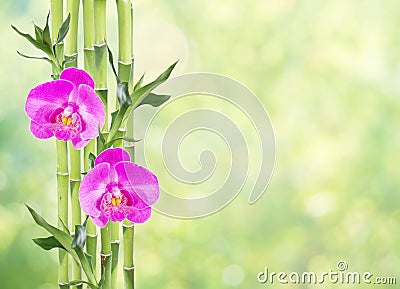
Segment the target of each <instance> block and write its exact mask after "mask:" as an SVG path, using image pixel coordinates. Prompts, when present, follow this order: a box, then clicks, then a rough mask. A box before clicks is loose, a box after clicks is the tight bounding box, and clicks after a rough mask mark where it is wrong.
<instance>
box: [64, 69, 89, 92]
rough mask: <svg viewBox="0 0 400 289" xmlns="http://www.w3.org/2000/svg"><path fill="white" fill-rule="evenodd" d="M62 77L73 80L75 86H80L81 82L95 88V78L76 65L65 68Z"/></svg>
mask: <svg viewBox="0 0 400 289" xmlns="http://www.w3.org/2000/svg"><path fill="white" fill-rule="evenodd" d="M60 79H65V80H68V81H70V82H72V83H73V84H74V86H75V87H79V85H81V84H86V85H89V86H90V87H91V88H94V81H93V78H92V77H91V76H90V75H89V74H88V73H87V72H86V71H84V70H82V69H78V68H75V67H70V68H67V69H64V70H63V72H61V74H60Z"/></svg>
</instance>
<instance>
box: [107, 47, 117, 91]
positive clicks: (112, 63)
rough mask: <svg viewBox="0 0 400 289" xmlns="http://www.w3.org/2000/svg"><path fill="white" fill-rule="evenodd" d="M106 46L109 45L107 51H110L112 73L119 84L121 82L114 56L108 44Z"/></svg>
mask: <svg viewBox="0 0 400 289" xmlns="http://www.w3.org/2000/svg"><path fill="white" fill-rule="evenodd" d="M106 45H107V51H108V61H109V62H110V65H111V68H112V71H113V73H114V76H115V79H116V80H117V83H118V84H119V83H120V82H121V81H120V80H119V77H118V73H117V71H116V70H115V66H114V57H113V54H112V52H111V49H110V47H109V46H108V44H106Z"/></svg>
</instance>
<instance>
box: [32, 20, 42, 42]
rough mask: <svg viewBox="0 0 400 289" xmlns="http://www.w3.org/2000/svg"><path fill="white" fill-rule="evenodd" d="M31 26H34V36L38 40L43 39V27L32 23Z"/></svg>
mask: <svg viewBox="0 0 400 289" xmlns="http://www.w3.org/2000/svg"><path fill="white" fill-rule="evenodd" d="M33 27H35V37H36V40H37V41H39V42H42V41H43V29H42V28H40V27H39V26H37V25H36V24H35V23H33Z"/></svg>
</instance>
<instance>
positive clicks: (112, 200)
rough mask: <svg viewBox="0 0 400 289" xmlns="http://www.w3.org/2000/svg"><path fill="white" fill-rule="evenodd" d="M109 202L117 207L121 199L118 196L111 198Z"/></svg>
mask: <svg viewBox="0 0 400 289" xmlns="http://www.w3.org/2000/svg"><path fill="white" fill-rule="evenodd" d="M111 203H112V204H113V206H114V207H118V206H119V204H121V199H120V198H111Z"/></svg>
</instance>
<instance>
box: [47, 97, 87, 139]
mask: <svg viewBox="0 0 400 289" xmlns="http://www.w3.org/2000/svg"><path fill="white" fill-rule="evenodd" d="M50 122H51V123H52V129H53V130H54V131H55V132H56V136H57V138H59V139H65V140H67V139H71V138H74V137H76V136H77V135H78V134H79V133H80V132H81V131H82V130H83V122H82V119H81V116H80V115H79V113H78V112H77V111H76V108H75V105H74V104H69V105H68V106H67V107H65V108H59V109H56V110H55V111H54V112H53V114H52V115H51V116H50Z"/></svg>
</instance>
